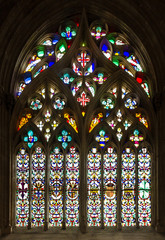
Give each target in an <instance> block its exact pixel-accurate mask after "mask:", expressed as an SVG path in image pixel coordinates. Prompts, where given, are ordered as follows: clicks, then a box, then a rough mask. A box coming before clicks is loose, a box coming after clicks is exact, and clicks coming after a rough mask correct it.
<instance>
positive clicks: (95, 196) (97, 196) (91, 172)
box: [87, 148, 101, 226]
mask: <svg viewBox="0 0 165 240" xmlns="http://www.w3.org/2000/svg"><path fill="white" fill-rule="evenodd" d="M87 187H88V197H87V222H88V226H100V223H101V154H100V153H99V152H97V149H96V148H92V149H91V151H90V152H89V154H88V174H87Z"/></svg>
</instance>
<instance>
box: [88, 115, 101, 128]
mask: <svg viewBox="0 0 165 240" xmlns="http://www.w3.org/2000/svg"><path fill="white" fill-rule="evenodd" d="M102 118H103V114H102V113H98V115H97V117H95V118H93V119H92V121H91V123H90V127H89V133H90V132H92V130H93V129H94V128H95V127H96V126H97V125H98V124H99V123H100V122H101V120H102Z"/></svg>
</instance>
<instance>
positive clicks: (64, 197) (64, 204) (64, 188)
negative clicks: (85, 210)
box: [62, 151, 66, 229]
mask: <svg viewBox="0 0 165 240" xmlns="http://www.w3.org/2000/svg"><path fill="white" fill-rule="evenodd" d="M65 211H66V151H64V183H63V222H62V229H66V217H65Z"/></svg>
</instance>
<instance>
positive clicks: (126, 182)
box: [121, 148, 136, 227]
mask: <svg viewBox="0 0 165 240" xmlns="http://www.w3.org/2000/svg"><path fill="white" fill-rule="evenodd" d="M121 169H122V170H121V187H122V197H121V219H122V220H121V221H122V226H124V227H125V226H135V225H136V212H135V154H134V152H133V151H132V150H131V149H130V148H126V149H125V150H124V151H123V154H122V165H121Z"/></svg>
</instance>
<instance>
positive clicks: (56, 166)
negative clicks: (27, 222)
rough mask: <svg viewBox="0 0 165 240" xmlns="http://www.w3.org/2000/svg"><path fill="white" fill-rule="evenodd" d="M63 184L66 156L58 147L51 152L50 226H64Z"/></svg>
mask: <svg viewBox="0 0 165 240" xmlns="http://www.w3.org/2000/svg"><path fill="white" fill-rule="evenodd" d="M63 185H64V156H63V154H62V153H61V152H60V149H59V148H58V147H56V148H55V149H54V150H53V151H52V152H51V154H50V192H49V195H50V198H49V223H50V226H55V227H59V226H62V221H63Z"/></svg>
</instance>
